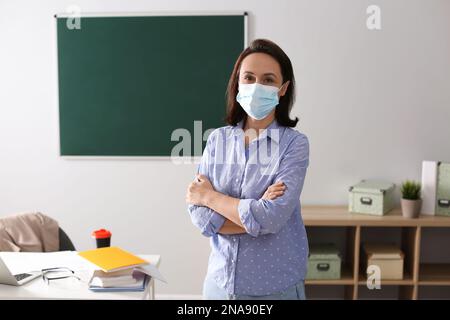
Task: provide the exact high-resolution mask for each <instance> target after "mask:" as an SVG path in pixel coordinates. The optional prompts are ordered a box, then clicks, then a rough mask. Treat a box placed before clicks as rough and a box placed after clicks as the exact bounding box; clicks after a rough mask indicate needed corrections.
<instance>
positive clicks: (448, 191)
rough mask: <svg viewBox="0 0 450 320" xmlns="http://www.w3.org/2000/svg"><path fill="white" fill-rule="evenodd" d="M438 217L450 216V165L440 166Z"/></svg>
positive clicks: (437, 192)
mask: <svg viewBox="0 0 450 320" xmlns="http://www.w3.org/2000/svg"><path fill="white" fill-rule="evenodd" d="M436 215H439V216H450V163H439V164H438V179H437V187H436Z"/></svg>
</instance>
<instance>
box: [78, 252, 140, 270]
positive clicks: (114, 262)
mask: <svg viewBox="0 0 450 320" xmlns="http://www.w3.org/2000/svg"><path fill="white" fill-rule="evenodd" d="M78 254H79V255H80V256H81V257H83V258H85V259H86V260H88V261H89V262H91V263H93V264H95V265H96V266H98V267H99V268H100V269H102V270H103V271H105V272H113V271H118V270H124V269H128V268H132V267H138V266H141V265H145V264H148V261H145V260H143V259H141V258H139V257H137V256H135V255H133V254H131V253H129V252H127V251H125V250H122V249H120V248H118V247H105V248H99V249H95V250H89V251H83V252H79V253H78Z"/></svg>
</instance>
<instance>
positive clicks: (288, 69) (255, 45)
mask: <svg viewBox="0 0 450 320" xmlns="http://www.w3.org/2000/svg"><path fill="white" fill-rule="evenodd" d="M256 52H260V53H266V54H268V55H270V56H271V57H272V58H274V59H275V60H276V61H277V62H278V63H279V64H280V68H281V75H282V76H283V83H285V82H286V81H290V83H289V86H288V89H287V90H286V93H285V95H284V96H282V97H280V101H279V104H278V106H277V107H276V109H275V119H276V120H277V121H278V123H279V124H280V125H282V126H285V127H295V126H296V125H297V122H298V118H295V119H294V120H292V119H291V118H289V113H290V111H291V109H292V105H293V104H294V100H295V79H294V71H293V69H292V63H291V60H290V59H289V57H288V56H287V55H286V53H284V51H283V50H282V49H281V48H280V47H279V46H278V45H276V44H275V43H274V42H272V41H270V40H266V39H256V40H254V41H252V43H251V44H250V46H249V47H248V48H247V49H245V50H244V51H242V53H241V54H240V55H239V57H238V59H237V61H236V63H235V64H234V68H233V72H232V73H231V77H230V80H229V81H228V87H227V116H226V119H225V120H226V122H227V123H228V124H229V125H232V126H235V125H237V124H238V122H239V121H241V120H246V119H247V113H246V112H245V111H244V109H242V107H241V105H240V104H239V103H238V102H237V101H236V95H237V93H238V85H239V70H240V68H241V64H242V61H243V60H244V58H245V57H247V56H248V55H250V54H252V53H256Z"/></svg>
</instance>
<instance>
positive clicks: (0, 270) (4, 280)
mask: <svg viewBox="0 0 450 320" xmlns="http://www.w3.org/2000/svg"><path fill="white" fill-rule="evenodd" d="M41 274H42V273H41V272H30V273H20V274H12V273H11V271H9V269H8V267H7V266H6V264H5V263H4V262H3V259H2V258H1V257H0V284H8V285H11V286H21V285H23V284H25V283H27V282H30V281H31V280H33V279H36V278H37V277H39V276H40V275H41Z"/></svg>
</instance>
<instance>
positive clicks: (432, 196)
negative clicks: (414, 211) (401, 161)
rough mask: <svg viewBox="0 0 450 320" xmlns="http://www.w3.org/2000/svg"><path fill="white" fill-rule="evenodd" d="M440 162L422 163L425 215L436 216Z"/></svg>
mask: <svg viewBox="0 0 450 320" xmlns="http://www.w3.org/2000/svg"><path fill="white" fill-rule="evenodd" d="M438 168H439V165H438V161H423V162H422V190H421V194H422V210H421V213H422V214H425V215H435V212H436V189H437V178H438Z"/></svg>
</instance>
